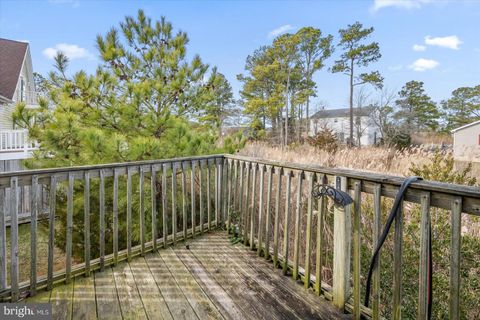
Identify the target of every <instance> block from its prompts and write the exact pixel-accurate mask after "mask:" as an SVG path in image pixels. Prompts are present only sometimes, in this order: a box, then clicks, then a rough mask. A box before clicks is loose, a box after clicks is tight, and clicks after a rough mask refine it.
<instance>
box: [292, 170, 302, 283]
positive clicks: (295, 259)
mask: <svg viewBox="0 0 480 320" xmlns="http://www.w3.org/2000/svg"><path fill="white" fill-rule="evenodd" d="M297 175H298V176H297V208H296V209H297V210H296V211H295V238H294V241H293V243H294V246H293V273H292V276H293V279H295V280H297V279H298V261H299V255H300V230H301V209H302V181H303V179H302V175H303V171H298V172H297Z"/></svg>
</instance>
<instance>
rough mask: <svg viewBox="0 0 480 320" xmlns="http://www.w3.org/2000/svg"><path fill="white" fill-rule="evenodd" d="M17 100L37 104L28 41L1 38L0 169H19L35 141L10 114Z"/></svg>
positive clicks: (30, 105) (33, 106) (35, 105)
mask: <svg viewBox="0 0 480 320" xmlns="http://www.w3.org/2000/svg"><path fill="white" fill-rule="evenodd" d="M18 102H25V104H26V105H27V107H30V108H35V107H37V94H36V92H35V83H34V79H33V67H32V58H31V56H30V48H29V45H28V43H26V42H20V41H13V40H8V39H1V38H0V171H11V170H18V169H20V160H21V159H25V158H28V157H30V156H31V152H32V150H33V149H35V144H34V143H33V142H31V141H29V140H28V135H27V132H26V131H25V130H23V129H21V128H16V127H15V124H14V123H13V120H12V113H13V110H14V108H15V105H16V104H17V103H18Z"/></svg>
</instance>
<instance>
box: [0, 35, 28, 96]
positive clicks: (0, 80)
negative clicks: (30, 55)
mask: <svg viewBox="0 0 480 320" xmlns="http://www.w3.org/2000/svg"><path fill="white" fill-rule="evenodd" d="M27 48H28V43H26V42H20V41H13V40H8V39H2V38H0V95H1V96H3V97H5V98H7V99H9V100H12V98H13V94H14V93H15V89H16V87H17V83H18V77H19V76H20V71H21V70H22V65H23V60H24V58H25V53H26V51H27Z"/></svg>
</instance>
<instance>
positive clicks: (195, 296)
mask: <svg viewBox="0 0 480 320" xmlns="http://www.w3.org/2000/svg"><path fill="white" fill-rule="evenodd" d="M159 254H160V257H161V258H162V260H163V261H164V263H165V265H166V266H167V268H168V270H169V271H170V273H171V274H172V276H173V277H174V279H175V281H176V282H177V284H178V286H179V287H180V289H181V290H182V292H183V294H184V295H185V298H186V299H187V300H188V302H189V303H190V305H191V306H192V308H193V310H195V313H196V314H197V316H198V317H199V318H200V319H223V317H222V315H221V314H220V312H219V311H218V309H217V307H216V306H215V304H214V303H213V302H212V301H210V299H209V298H208V296H207V295H206V293H205V292H204V291H203V290H202V288H201V287H200V285H199V283H198V282H197V280H196V279H195V278H194V277H193V276H192V275H191V274H190V272H189V271H188V269H187V268H186V267H185V265H184V264H183V262H182V260H180V259H179V258H178V257H177V255H176V254H175V252H174V251H173V250H171V249H169V250H161V251H160V252H159Z"/></svg>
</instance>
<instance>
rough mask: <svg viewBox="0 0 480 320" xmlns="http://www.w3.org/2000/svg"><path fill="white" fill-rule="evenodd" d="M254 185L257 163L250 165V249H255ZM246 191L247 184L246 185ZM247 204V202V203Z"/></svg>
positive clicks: (255, 183)
mask: <svg viewBox="0 0 480 320" xmlns="http://www.w3.org/2000/svg"><path fill="white" fill-rule="evenodd" d="M256 185H257V163H255V162H253V163H252V209H251V211H250V249H252V250H254V249H255V196H256V195H257V192H256V190H255V189H256ZM247 189H249V188H248V184H247ZM247 203H248V202H247ZM248 211H249V210H248V209H247V210H246V212H248Z"/></svg>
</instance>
